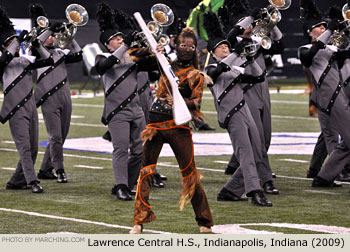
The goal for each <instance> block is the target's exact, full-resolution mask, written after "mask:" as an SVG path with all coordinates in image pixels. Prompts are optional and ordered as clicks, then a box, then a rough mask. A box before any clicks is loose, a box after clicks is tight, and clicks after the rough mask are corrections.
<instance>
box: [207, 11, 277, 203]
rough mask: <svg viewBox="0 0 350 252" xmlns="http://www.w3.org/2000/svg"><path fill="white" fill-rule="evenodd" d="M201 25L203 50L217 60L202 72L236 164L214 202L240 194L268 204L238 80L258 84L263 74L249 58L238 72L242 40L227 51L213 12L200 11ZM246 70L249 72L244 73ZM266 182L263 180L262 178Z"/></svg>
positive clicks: (257, 142) (252, 126)
mask: <svg viewBox="0 0 350 252" xmlns="http://www.w3.org/2000/svg"><path fill="white" fill-rule="evenodd" d="M204 27H205V28H206V31H207V34H208V37H209V40H208V45H207V49H208V51H209V52H210V53H211V55H212V56H213V58H214V59H215V60H216V62H217V63H214V64H211V65H208V66H207V67H206V72H207V73H208V75H209V76H210V77H212V79H213V81H214V85H213V86H211V87H210V90H211V92H212V94H213V96H214V103H215V107H216V110H217V112H218V113H217V114H218V121H219V124H220V127H222V128H224V129H227V131H228V133H229V135H230V139H231V143H232V147H233V150H234V153H235V156H236V157H237V159H238V161H239V163H240V166H239V168H238V169H237V170H236V172H235V173H234V174H233V175H232V177H231V178H230V180H229V181H228V182H227V183H226V184H225V185H224V187H223V188H222V190H221V191H220V192H219V193H218V195H217V200H218V201H245V200H247V198H242V197H241V196H242V195H243V193H246V195H247V196H248V197H251V198H252V200H251V202H252V204H255V205H257V206H267V207H270V206H272V203H271V201H269V200H268V199H267V198H266V197H265V195H264V193H263V191H262V190H261V185H260V181H259V175H258V171H259V169H260V170H262V169H263V170H266V167H264V165H265V164H264V162H262V156H261V140H260V137H259V133H258V129H257V127H256V125H255V122H254V120H253V117H252V114H251V112H250V109H249V106H248V105H247V104H246V102H245V98H244V96H243V89H242V88H243V87H242V85H241V83H245V82H248V83H260V82H262V81H264V79H265V74H264V73H263V71H262V70H261V68H260V67H259V65H258V64H257V63H256V62H255V61H254V60H252V56H249V57H251V59H250V60H249V62H247V63H246V65H249V66H250V68H249V71H247V70H246V69H241V71H242V70H243V71H244V73H241V72H240V70H239V69H240V68H239V66H240V65H242V64H243V63H245V62H246V59H245V58H243V57H240V55H241V53H242V51H243V46H244V44H243V43H236V46H235V51H234V52H233V53H230V43H229V42H228V41H227V40H226V39H225V35H224V33H223V31H222V30H221V29H220V22H219V21H218V18H217V17H216V15H215V13H213V12H208V13H206V14H204ZM247 73H249V74H247ZM262 182H263V183H264V182H265V183H266V182H267V181H264V180H262Z"/></svg>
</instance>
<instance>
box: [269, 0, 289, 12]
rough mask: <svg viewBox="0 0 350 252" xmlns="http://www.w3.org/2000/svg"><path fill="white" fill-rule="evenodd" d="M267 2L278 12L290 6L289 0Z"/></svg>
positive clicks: (270, 0)
mask: <svg viewBox="0 0 350 252" xmlns="http://www.w3.org/2000/svg"><path fill="white" fill-rule="evenodd" d="M269 2H270V4H271V5H273V6H274V7H276V8H277V9H279V10H286V9H288V8H289V7H290V5H291V4H292V1H291V0H269Z"/></svg>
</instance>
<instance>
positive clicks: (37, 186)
mask: <svg viewBox="0 0 350 252" xmlns="http://www.w3.org/2000/svg"><path fill="white" fill-rule="evenodd" d="M31 187H32V193H42V192H43V191H44V189H43V188H42V187H41V185H40V184H39V183H38V182H37V181H35V182H34V183H33V184H32V185H31Z"/></svg>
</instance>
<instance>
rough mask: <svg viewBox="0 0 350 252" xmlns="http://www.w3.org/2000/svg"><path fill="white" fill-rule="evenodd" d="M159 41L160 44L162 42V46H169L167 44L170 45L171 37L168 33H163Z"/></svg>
mask: <svg viewBox="0 0 350 252" xmlns="http://www.w3.org/2000/svg"><path fill="white" fill-rule="evenodd" d="M158 42H159V44H161V45H162V46H167V45H169V43H170V38H169V36H168V35H166V34H162V35H160V36H159V38H158Z"/></svg>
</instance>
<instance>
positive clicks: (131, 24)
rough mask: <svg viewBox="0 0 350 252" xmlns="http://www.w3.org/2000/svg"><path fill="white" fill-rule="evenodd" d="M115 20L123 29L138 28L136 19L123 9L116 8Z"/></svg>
mask: <svg viewBox="0 0 350 252" xmlns="http://www.w3.org/2000/svg"><path fill="white" fill-rule="evenodd" d="M114 22H115V23H116V24H117V25H118V27H119V28H120V29H121V30H124V31H125V30H137V26H136V23H135V22H136V21H135V19H134V18H133V17H132V16H130V15H128V14H127V13H125V12H124V11H122V10H118V9H116V10H114Z"/></svg>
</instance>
